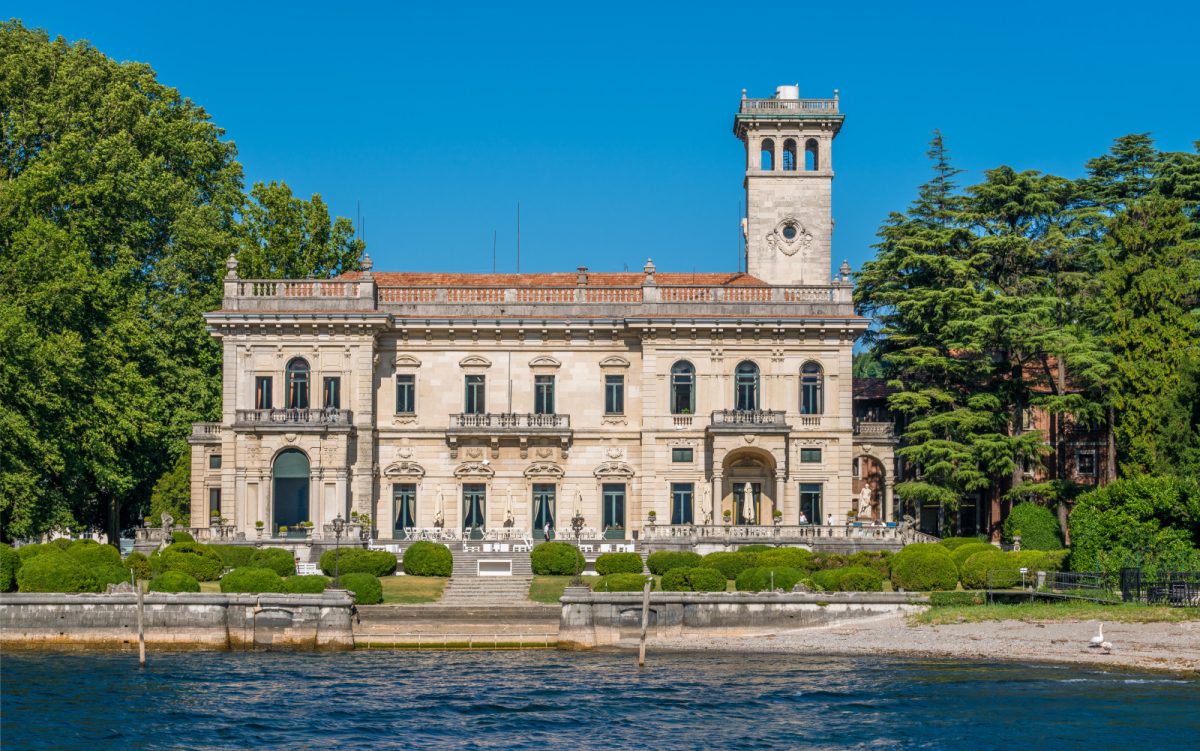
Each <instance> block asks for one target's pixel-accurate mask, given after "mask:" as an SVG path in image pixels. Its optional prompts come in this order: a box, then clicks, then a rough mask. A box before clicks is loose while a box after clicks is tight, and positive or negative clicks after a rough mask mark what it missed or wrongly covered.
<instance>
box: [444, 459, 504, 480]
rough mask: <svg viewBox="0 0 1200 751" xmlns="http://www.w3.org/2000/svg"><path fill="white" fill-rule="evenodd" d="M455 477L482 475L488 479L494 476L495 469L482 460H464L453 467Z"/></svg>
mask: <svg viewBox="0 0 1200 751" xmlns="http://www.w3.org/2000/svg"><path fill="white" fill-rule="evenodd" d="M454 476H455V477H459V478H462V477H482V478H484V479H488V480H490V479H491V478H493V477H495V476H496V470H494V469H492V468H491V467H489V466H488V465H486V464H484V463H483V462H464V463H462V464H460V465H458V466H457V467H456V468H455V469H454Z"/></svg>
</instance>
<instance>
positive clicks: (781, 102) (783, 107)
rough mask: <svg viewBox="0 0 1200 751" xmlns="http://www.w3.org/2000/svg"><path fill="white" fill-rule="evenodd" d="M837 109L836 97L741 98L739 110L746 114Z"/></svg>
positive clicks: (817, 111)
mask: <svg viewBox="0 0 1200 751" xmlns="http://www.w3.org/2000/svg"><path fill="white" fill-rule="evenodd" d="M837 111H838V97H836V96H835V97H834V98H833V99H743V100H742V107H741V112H742V113H743V114H747V115H754V114H764V115H770V114H775V113H798V114H803V113H813V114H821V113H830V114H834V113H836V112H837Z"/></svg>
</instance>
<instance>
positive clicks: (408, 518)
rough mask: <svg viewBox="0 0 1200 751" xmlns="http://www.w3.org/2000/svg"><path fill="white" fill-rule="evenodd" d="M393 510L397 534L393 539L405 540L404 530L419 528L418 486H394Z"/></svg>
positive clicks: (404, 484) (408, 484)
mask: <svg viewBox="0 0 1200 751" xmlns="http://www.w3.org/2000/svg"><path fill="white" fill-rule="evenodd" d="M392 509H393V516H392V518H393V519H395V520H396V521H395V525H394V526H395V529H396V533H395V534H393V535H392V538H393V539H396V540H401V539H404V538H405V534H404V530H406V529H410V528H412V527H415V526H417V486H416V485H413V484H411V483H403V484H396V485H393V486H392Z"/></svg>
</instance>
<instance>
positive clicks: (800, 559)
mask: <svg viewBox="0 0 1200 751" xmlns="http://www.w3.org/2000/svg"><path fill="white" fill-rule="evenodd" d="M755 565H757V566H767V567H776V568H778V567H781V566H782V567H784V568H794V569H797V570H799V571H812V570H814V569H815V568H816V567H817V562H816V561H815V560H813V554H812V551H810V550H805V549H804V548H771V549H769V550H767V551H765V552H762V553H759V554H758V557H757V559H756V560H755Z"/></svg>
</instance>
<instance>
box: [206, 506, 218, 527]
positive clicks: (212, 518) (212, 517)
mask: <svg viewBox="0 0 1200 751" xmlns="http://www.w3.org/2000/svg"><path fill="white" fill-rule="evenodd" d="M208 524H209V526H210V527H216V526H219V525H220V524H221V512H220V511H217V510H216V509H213V512H212V513H211V514H209V515H208Z"/></svg>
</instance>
